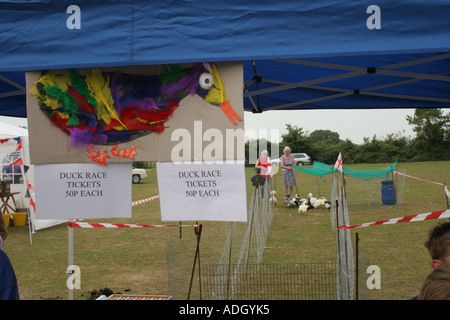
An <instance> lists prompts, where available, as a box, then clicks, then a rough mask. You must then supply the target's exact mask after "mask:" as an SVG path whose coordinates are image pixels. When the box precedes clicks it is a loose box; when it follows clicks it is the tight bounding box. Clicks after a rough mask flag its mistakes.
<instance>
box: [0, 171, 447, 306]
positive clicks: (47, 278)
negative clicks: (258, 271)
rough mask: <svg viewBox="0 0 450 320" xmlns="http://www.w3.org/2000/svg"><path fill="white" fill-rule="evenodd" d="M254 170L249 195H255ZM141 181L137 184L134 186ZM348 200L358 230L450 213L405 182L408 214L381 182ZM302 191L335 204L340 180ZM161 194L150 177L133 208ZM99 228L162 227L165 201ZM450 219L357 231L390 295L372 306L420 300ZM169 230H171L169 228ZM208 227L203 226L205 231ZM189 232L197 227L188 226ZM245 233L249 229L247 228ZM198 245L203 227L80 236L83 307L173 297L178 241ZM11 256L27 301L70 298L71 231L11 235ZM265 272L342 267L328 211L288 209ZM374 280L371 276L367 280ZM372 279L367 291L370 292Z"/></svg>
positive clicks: (300, 179) (440, 193) (304, 177)
mask: <svg viewBox="0 0 450 320" xmlns="http://www.w3.org/2000/svg"><path fill="white" fill-rule="evenodd" d="M387 165H389V164H371V165H367V164H365V165H352V166H349V167H350V168H352V169H357V170H358V169H359V170H366V169H381V168H384V167H386V166H387ZM397 169H398V170H400V171H402V170H404V171H405V172H406V173H407V174H409V175H411V176H414V177H418V178H421V179H425V180H428V181H435V182H440V183H446V182H449V181H450V162H421V163H405V164H403V163H400V164H399V165H398V167H397ZM253 174H254V170H253V169H252V168H246V176H247V196H248V199H250V196H251V194H252V192H253V187H252V186H251V184H250V177H251V176H252V175H253ZM130 180H131V179H130ZM346 182H347V184H346V188H347V201H348V207H349V215H350V223H351V224H352V225H354V224H359V223H365V222H372V221H378V220H384V219H391V218H397V217H403V216H409V215H413V214H420V213H426V212H431V211H437V210H444V209H446V208H447V202H446V198H445V193H444V188H443V187H442V186H440V185H435V184H431V183H428V182H423V181H419V180H416V179H411V178H405V181H404V188H403V191H402V203H401V206H400V207H399V206H396V205H393V206H387V205H383V204H382V203H381V190H380V189H381V183H380V180H379V179H374V180H371V181H361V180H356V179H352V178H347V179H346ZM297 183H298V192H299V194H300V195H302V196H303V195H307V194H308V193H309V192H312V193H313V194H314V195H319V194H323V195H325V196H326V197H328V198H329V197H330V192H331V176H325V177H323V178H318V177H316V176H311V175H308V174H304V173H300V172H297ZM272 189H275V190H276V191H277V192H278V201H279V203H280V204H281V203H282V199H283V197H284V188H283V182H282V178H281V174H278V175H276V176H275V177H274V179H273V185H272ZM157 194H158V184H157V178H156V171H155V169H151V170H150V171H149V178H148V179H145V180H142V181H141V183H140V184H137V185H133V201H135V200H140V199H145V198H148V197H151V196H154V195H157ZM92 222H111V223H141V224H161V221H160V208H159V200H155V201H151V202H148V203H145V204H142V205H139V206H135V207H133V217H132V218H131V219H102V220H95V221H92ZM440 222H444V221H443V220H433V221H426V222H412V223H401V224H394V225H383V226H375V227H367V228H359V229H352V231H351V233H352V239H354V238H355V233H356V232H357V233H358V236H359V239H360V241H359V249H360V257H361V261H363V260H364V265H377V266H379V267H380V270H381V289H374V290H370V292H368V290H367V292H368V295H366V296H364V297H363V298H365V299H371V300H407V299H410V298H411V297H413V296H414V295H415V294H416V293H417V291H418V289H419V288H420V286H421V284H422V282H423V280H424V279H425V277H426V276H427V274H428V273H429V272H430V271H431V268H430V265H429V263H430V258H429V255H428V252H427V251H426V249H425V247H424V245H423V243H424V242H425V240H426V238H427V234H428V231H429V229H430V228H431V227H433V226H434V225H436V224H437V223H440ZM164 223H166V222H164ZM202 223H203V222H202ZM183 224H191V223H190V222H183ZM217 224H221V223H212V222H205V223H204V233H205V235H206V237H208V238H209V239H210V240H211V239H214V237H215V233H214V232H210V233H208V231H209V230H214V228H215V225H217ZM240 226H241V227H244V228H245V224H243V223H241V225H240ZM180 237H181V238H182V239H188V238H191V239H195V235H194V231H193V228H189V227H186V228H182V229H181V230H180V229H179V228H143V229H136V228H133V229H74V264H75V265H78V266H79V267H80V269H81V289H78V290H74V299H79V300H83V299H88V298H90V296H91V294H90V292H91V291H92V290H99V289H103V288H105V287H108V288H110V289H111V290H113V291H114V292H116V293H117V292H121V293H128V294H151V295H166V294H167V292H168V266H167V265H168V262H167V261H168V259H170V256H169V255H168V254H167V252H166V251H167V250H166V248H167V243H168V241H173V242H177V241H178V239H180ZM5 251H6V253H7V254H8V255H9V257H10V259H11V261H12V264H13V266H14V269H15V272H16V275H17V278H18V283H19V292H20V297H21V299H27V300H47V299H52V300H53V299H62V300H64V299H67V298H68V289H67V287H66V280H67V274H66V269H67V265H68V227H67V225H66V224H62V225H58V226H54V227H51V228H48V229H44V230H39V231H37V232H36V233H34V234H32V244H31V243H30V236H29V232H28V228H27V227H14V226H11V227H9V237H8V239H7V240H6V242H5ZM194 253H195V246H192V247H189V248H188V249H186V250H185V252H183V259H184V264H185V265H186V267H187V268H192V263H193V258H194ZM263 262H264V263H335V262H336V234H335V232H334V231H332V229H331V221H330V215H329V213H328V211H327V210H326V209H318V210H315V211H313V212H312V213H311V214H308V215H300V214H299V213H298V212H297V210H296V208H285V207H283V206H282V205H279V207H278V209H277V211H276V213H275V216H274V218H273V221H272V224H271V227H270V232H269V236H268V239H267V242H266V248H265V251H264V256H263ZM366 276H367V277H368V276H369V275H368V274H366ZM365 281H366V278H364V273H362V276H361V277H360V282H362V283H365Z"/></svg>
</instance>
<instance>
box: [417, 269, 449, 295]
mask: <svg viewBox="0 0 450 320" xmlns="http://www.w3.org/2000/svg"><path fill="white" fill-rule="evenodd" d="M417 298H418V299H419V300H450V265H443V266H441V267H440V268H437V269H435V270H433V272H431V273H430V274H429V275H428V277H427V278H426V279H425V281H424V283H423V285H422V288H420V291H419V295H418V297H417Z"/></svg>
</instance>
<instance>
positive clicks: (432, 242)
mask: <svg viewBox="0 0 450 320" xmlns="http://www.w3.org/2000/svg"><path fill="white" fill-rule="evenodd" d="M425 247H426V248H427V249H428V251H429V252H430V256H431V259H432V261H431V267H432V268H433V269H437V268H440V267H441V266H443V265H448V266H450V222H446V223H441V224H438V225H437V226H435V227H434V228H433V229H432V230H431V231H430V235H429V237H428V240H427V242H425Z"/></svg>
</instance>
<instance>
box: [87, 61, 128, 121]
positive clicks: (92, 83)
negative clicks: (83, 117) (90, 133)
mask: <svg viewBox="0 0 450 320" xmlns="http://www.w3.org/2000/svg"><path fill="white" fill-rule="evenodd" d="M108 82H109V81H108V80H105V78H104V77H103V75H102V72H101V71H100V70H99V69H94V70H92V72H91V73H90V74H87V75H86V85H87V87H88V88H89V90H90V91H91V94H92V96H93V97H94V98H95V100H97V108H96V112H97V117H98V118H101V119H103V120H104V121H105V123H106V124H108V123H110V122H111V118H113V119H115V120H117V121H119V122H120V124H121V125H122V126H123V127H124V128H126V127H125V125H124V124H123V123H122V121H121V120H120V117H119V115H118V114H117V112H116V110H115V109H114V100H113V97H112V95H111V90H110V89H109V85H108Z"/></svg>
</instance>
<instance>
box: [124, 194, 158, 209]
mask: <svg viewBox="0 0 450 320" xmlns="http://www.w3.org/2000/svg"><path fill="white" fill-rule="evenodd" d="M156 199H159V195H157V196H154V197H150V198H147V199H142V200H137V201H134V202H132V203H131V206H132V207H134V206H137V205H139V204H143V203H146V202H150V201H153V200H156Z"/></svg>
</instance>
